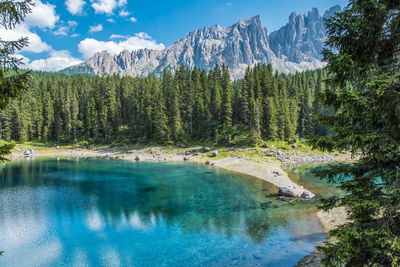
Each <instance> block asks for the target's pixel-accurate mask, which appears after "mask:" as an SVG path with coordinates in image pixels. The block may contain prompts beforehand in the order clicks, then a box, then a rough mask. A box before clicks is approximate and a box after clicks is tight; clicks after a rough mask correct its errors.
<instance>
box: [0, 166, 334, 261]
mask: <svg viewBox="0 0 400 267" xmlns="http://www.w3.org/2000/svg"><path fill="white" fill-rule="evenodd" d="M274 193H276V189H275V188H274V187H273V186H271V185H270V184H268V183H266V182H264V181H262V180H259V179H255V178H252V177H247V176H241V175H236V174H232V173H229V172H224V171H219V170H217V169H215V168H213V167H205V166H200V165H195V164H190V163H187V164H185V163H142V162H139V163H137V162H124V161H105V160H94V159H71V160H68V159H60V160H57V159H36V160H33V161H25V160H22V161H13V162H9V163H7V164H5V166H3V168H2V175H1V177H0V250H4V251H5V253H4V255H3V256H1V257H0V266H18V267H19V266H22V267H23V266H291V265H293V264H296V263H297V262H298V261H299V260H300V259H301V258H302V257H303V256H305V255H306V254H308V253H310V252H311V251H313V250H314V246H315V245H319V244H321V242H322V241H323V240H324V238H325V236H326V235H325V234H324V233H323V228H322V226H321V225H320V223H319V221H318V219H317V218H316V216H315V209H314V207H313V205H312V204H311V203H310V202H305V201H298V202H296V203H294V204H293V203H292V204H287V203H284V202H281V201H279V200H277V199H276V197H275V196H272V195H273V194H274ZM268 201H270V202H268ZM266 202H267V203H266Z"/></svg>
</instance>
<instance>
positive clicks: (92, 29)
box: [89, 24, 103, 33]
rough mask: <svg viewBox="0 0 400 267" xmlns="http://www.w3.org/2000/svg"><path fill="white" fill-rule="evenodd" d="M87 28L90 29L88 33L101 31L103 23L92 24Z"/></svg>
mask: <svg viewBox="0 0 400 267" xmlns="http://www.w3.org/2000/svg"><path fill="white" fill-rule="evenodd" d="M89 28H90V30H89V32H90V33H93V32H101V31H102V30H103V25H101V24H99V25H96V26H94V25H93V26H90V27H89Z"/></svg>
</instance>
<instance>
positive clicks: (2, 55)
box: [0, 0, 32, 255]
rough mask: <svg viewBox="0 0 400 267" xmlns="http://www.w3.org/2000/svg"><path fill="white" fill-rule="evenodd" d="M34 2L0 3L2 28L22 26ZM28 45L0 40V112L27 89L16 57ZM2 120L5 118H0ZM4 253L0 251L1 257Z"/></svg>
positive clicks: (0, 154) (2, 149) (0, 150)
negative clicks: (11, 99)
mask: <svg viewBox="0 0 400 267" xmlns="http://www.w3.org/2000/svg"><path fill="white" fill-rule="evenodd" d="M31 6H32V1H31V0H25V1H16V0H13V1H2V2H0V26H2V27H4V28H5V29H13V28H15V26H16V25H18V24H20V23H21V22H22V21H23V19H24V18H25V16H26V15H27V14H28V13H29V12H31ZM27 44H28V39H27V38H20V39H18V40H17V41H3V40H1V39H0V110H3V109H4V108H5V106H6V105H7V103H8V102H9V100H10V98H13V97H16V96H18V95H19V94H20V92H21V91H22V90H23V89H25V88H26V86H27V82H28V79H29V72H27V71H20V70H19V66H20V65H21V64H22V59H21V58H17V57H15V56H14V55H15V54H16V53H17V52H18V51H19V50H21V49H22V48H23V47H25V46H26V45H27ZM0 120H4V118H2V117H0ZM12 148H13V145H11V144H2V145H0V161H2V160H3V159H4V156H5V155H7V154H9V153H10V150H11V149H12ZM1 254H2V251H0V255H1Z"/></svg>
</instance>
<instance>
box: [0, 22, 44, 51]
mask: <svg viewBox="0 0 400 267" xmlns="http://www.w3.org/2000/svg"><path fill="white" fill-rule="evenodd" d="M0 36H1V39H2V40H5V41H15V40H18V39H19V38H21V37H28V41H29V44H28V46H26V47H24V48H23V49H22V50H21V51H29V52H33V53H41V52H45V51H50V50H51V46H49V45H48V44H46V43H45V42H43V41H42V39H40V37H39V35H37V34H36V33H33V32H31V31H29V29H28V28H27V27H26V26H25V25H18V26H17V27H15V28H14V29H13V30H6V29H4V28H0Z"/></svg>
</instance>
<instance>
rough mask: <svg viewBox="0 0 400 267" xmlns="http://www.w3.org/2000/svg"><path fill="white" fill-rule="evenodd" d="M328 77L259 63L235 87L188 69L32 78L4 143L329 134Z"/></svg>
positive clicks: (225, 75) (15, 105)
mask: <svg viewBox="0 0 400 267" xmlns="http://www.w3.org/2000/svg"><path fill="white" fill-rule="evenodd" d="M325 76H326V73H325V72H324V71H323V70H316V71H306V72H302V73H296V74H293V75H285V74H278V73H276V72H274V71H273V69H272V67H271V65H256V66H254V67H253V68H249V69H247V71H246V75H245V77H244V78H243V79H241V80H238V81H234V82H232V81H231V77H230V75H229V71H228V69H227V67H226V66H222V67H220V66H218V65H217V66H216V67H215V68H214V70H212V71H210V72H209V73H206V72H205V71H203V70H199V69H196V68H195V69H193V70H190V69H188V68H186V67H184V66H181V67H180V69H179V70H178V71H177V72H176V73H175V74H172V73H170V72H165V73H164V75H163V77H161V78H158V77H155V76H149V77H147V78H139V77H129V76H123V77H121V76H118V75H112V76H111V75H110V76H103V77H100V76H84V75H75V76H66V75H63V74H55V73H46V72H33V75H32V79H31V81H30V83H29V88H28V89H27V90H26V91H25V92H24V93H23V94H22V95H21V96H20V97H18V98H15V99H12V100H11V101H10V103H9V104H8V106H7V108H6V109H4V110H2V111H1V138H2V139H5V140H14V141H27V140H40V141H51V142H53V141H54V142H64V143H65V142H77V141H88V142H92V143H112V142H140V143H148V142H157V143H165V142H168V141H184V142H191V141H211V142H213V143H217V144H230V143H236V144H240V143H250V144H254V143H256V142H258V141H260V140H261V139H263V140H286V141H293V140H295V139H297V138H299V137H305V136H308V135H326V134H328V130H327V129H326V128H324V127H322V126H320V125H319V124H318V123H317V120H316V118H315V115H316V114H318V113H321V112H322V113H323V112H326V111H324V110H323V109H322V107H321V105H320V104H318V102H317V101H316V100H315V99H316V95H317V94H318V93H320V92H321V91H323V90H324V87H325V85H324V79H325V78H326V77H325Z"/></svg>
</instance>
